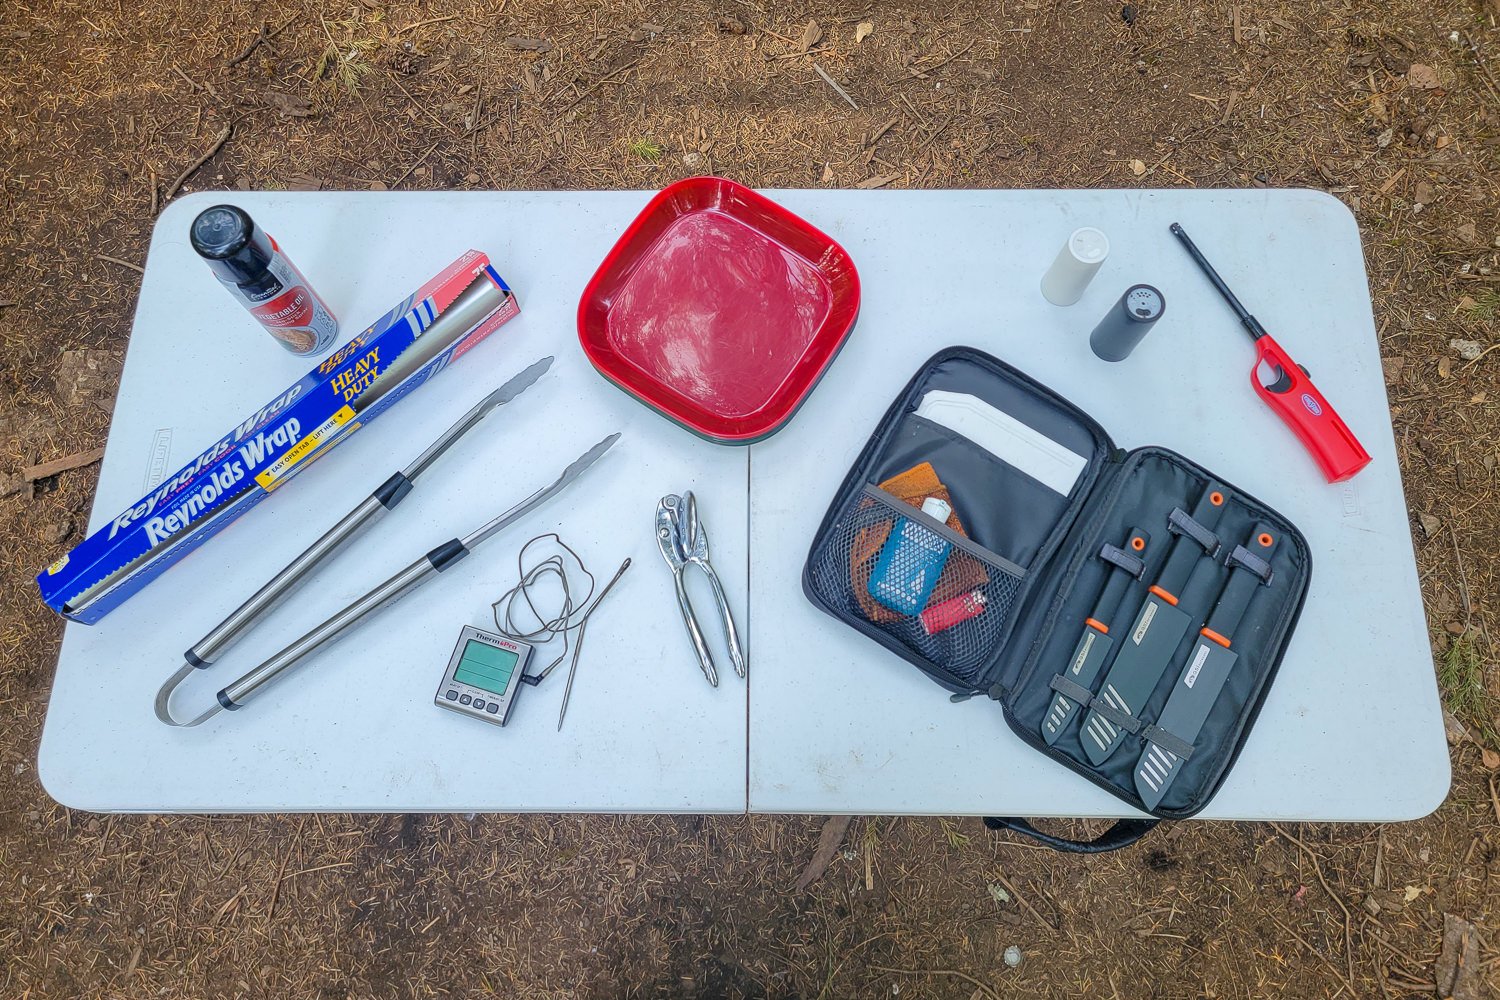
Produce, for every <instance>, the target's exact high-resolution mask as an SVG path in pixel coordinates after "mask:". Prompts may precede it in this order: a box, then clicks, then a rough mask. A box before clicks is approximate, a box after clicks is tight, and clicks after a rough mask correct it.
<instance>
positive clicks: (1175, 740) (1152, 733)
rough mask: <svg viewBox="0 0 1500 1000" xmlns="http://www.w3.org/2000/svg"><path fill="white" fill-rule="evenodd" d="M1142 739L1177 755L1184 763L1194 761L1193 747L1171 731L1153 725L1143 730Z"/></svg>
mask: <svg viewBox="0 0 1500 1000" xmlns="http://www.w3.org/2000/svg"><path fill="white" fill-rule="evenodd" d="M1141 737H1142V738H1143V739H1145V740H1147V741H1148V742H1151V743H1155V744H1156V745H1157V746H1159V747H1161V748H1162V749H1163V750H1166V751H1167V752H1168V753H1172V754H1176V755H1177V756H1178V757H1181V758H1182V759H1183V760H1184V761H1186V760H1190V759H1192V756H1193V750H1194V747H1193V745H1192V744H1191V743H1189V742H1188V741H1187V740H1185V739H1183V738H1182V737H1180V736H1178V735H1177V734H1176V733H1174V732H1172V731H1171V730H1168V729H1163V728H1161V727H1160V726H1158V725H1155V724H1153V725H1149V726H1147V727H1146V728H1144V729H1142V730H1141Z"/></svg>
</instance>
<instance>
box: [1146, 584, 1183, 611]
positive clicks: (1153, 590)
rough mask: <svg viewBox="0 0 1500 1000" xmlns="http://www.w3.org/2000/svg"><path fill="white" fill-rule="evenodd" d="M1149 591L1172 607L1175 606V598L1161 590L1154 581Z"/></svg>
mask: <svg viewBox="0 0 1500 1000" xmlns="http://www.w3.org/2000/svg"><path fill="white" fill-rule="evenodd" d="M1151 593H1153V594H1155V595H1156V596H1157V597H1160V598H1161V599H1162V600H1164V601H1166V602H1167V603H1168V604H1170V605H1172V607H1174V608H1175V607H1177V598H1175V597H1173V596H1172V595H1171V594H1169V593H1167V592H1166V591H1165V590H1162V589H1161V587H1159V586H1157V585H1156V584H1154V583H1153V584H1152V585H1151Z"/></svg>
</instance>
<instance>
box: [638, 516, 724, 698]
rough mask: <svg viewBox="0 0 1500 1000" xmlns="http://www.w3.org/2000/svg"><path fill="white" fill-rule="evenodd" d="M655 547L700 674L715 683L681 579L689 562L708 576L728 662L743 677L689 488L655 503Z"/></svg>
mask: <svg viewBox="0 0 1500 1000" xmlns="http://www.w3.org/2000/svg"><path fill="white" fill-rule="evenodd" d="M656 547H657V548H658V549H660V550H661V556H662V558H663V559H665V560H666V561H667V566H668V567H669V568H670V569H671V570H672V582H673V584H674V585H675V586H676V588H677V606H678V608H679V609H680V610H681V611H682V622H683V624H684V625H685V626H687V633H688V638H689V639H691V640H692V642H693V649H694V651H696V652H697V654H698V666H700V667H701V668H702V669H703V676H704V677H707V678H708V683H710V684H712V685H713V686H714V687H718V686H719V671H718V668H716V667H715V666H714V658H713V654H712V653H710V652H709V649H708V643H707V641H706V640H705V639H704V638H703V629H702V627H701V626H699V624H698V615H697V613H696V612H694V610H693V602H692V601H691V600H689V599H688V593H687V586H686V584H685V583H684V580H683V575H684V574H685V573H686V572H687V568H688V567H689V566H698V567H700V568H702V570H703V572H704V575H706V576H707V577H708V583H709V586H711V587H712V588H713V592H714V604H715V605H716V606H717V607H718V610H719V620H720V622H721V623H722V625H723V628H724V641H725V644H726V645H728V647H729V662H730V663H732V664H734V672H735V673H736V674H738V675H739V676H740V677H744V676H745V654H744V651H743V650H742V649H741V648H740V636H739V632H738V631H737V630H736V629H735V627H734V616H733V615H731V614H730V613H729V599H728V598H727V597H725V596H724V585H723V584H722V583H720V582H719V574H718V573H716V572H714V568H713V564H711V563H710V562H709V561H708V534H707V533H706V532H705V531H704V530H703V522H701V521H700V520H698V501H697V499H696V498H694V496H693V494H692V491H691V490H689V491H688V492H687V493H684V494H683V495H682V496H678V495H677V494H675V493H670V494H668V495H667V496H664V497H662V498H661V502H660V503H658V504H657V505H656Z"/></svg>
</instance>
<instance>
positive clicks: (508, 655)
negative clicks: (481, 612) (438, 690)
mask: <svg viewBox="0 0 1500 1000" xmlns="http://www.w3.org/2000/svg"><path fill="white" fill-rule="evenodd" d="M520 659H521V657H520V655H519V654H517V653H513V652H511V651H510V650H508V649H497V648H495V647H494V646H491V645H489V644H488V643H484V642H479V641H478V640H475V639H470V640H469V641H468V642H466V643H465V644H464V651H463V655H462V657H461V658H460V659H459V661H458V666H457V667H456V668H455V669H454V671H453V679H454V680H456V681H458V682H459V683H460V684H467V685H469V686H470V687H476V688H479V689H480V690H481V691H488V692H490V693H491V694H495V695H501V694H504V693H505V689H506V688H508V687H509V686H510V677H511V674H513V673H514V672H515V669H516V663H517V662H519V661H520Z"/></svg>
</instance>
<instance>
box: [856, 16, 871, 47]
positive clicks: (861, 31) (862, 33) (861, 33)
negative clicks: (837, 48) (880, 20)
mask: <svg viewBox="0 0 1500 1000" xmlns="http://www.w3.org/2000/svg"><path fill="white" fill-rule="evenodd" d="M874 30H875V22H874V21H861V22H859V23H858V24H856V25H855V26H854V44H855V45H858V44H859V43H860V42H862V41H864V40H865V39H866V38H869V37H870V32H872V31H874Z"/></svg>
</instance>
